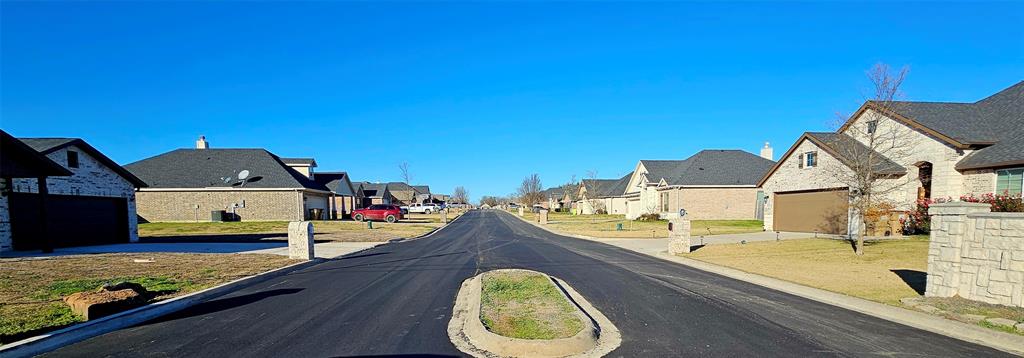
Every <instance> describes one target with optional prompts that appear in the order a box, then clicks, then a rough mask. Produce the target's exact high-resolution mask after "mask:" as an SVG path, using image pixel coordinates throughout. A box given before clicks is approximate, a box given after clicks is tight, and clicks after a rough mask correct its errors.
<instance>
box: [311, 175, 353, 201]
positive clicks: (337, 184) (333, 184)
mask: <svg viewBox="0 0 1024 358" xmlns="http://www.w3.org/2000/svg"><path fill="white" fill-rule="evenodd" d="M313 181H315V182H317V184H320V185H323V186H325V187H327V189H330V190H331V192H332V193H335V194H338V195H345V196H353V195H355V190H354V189H353V188H352V182H351V181H350V180H349V178H348V173H346V172H319V173H316V174H313Z"/></svg>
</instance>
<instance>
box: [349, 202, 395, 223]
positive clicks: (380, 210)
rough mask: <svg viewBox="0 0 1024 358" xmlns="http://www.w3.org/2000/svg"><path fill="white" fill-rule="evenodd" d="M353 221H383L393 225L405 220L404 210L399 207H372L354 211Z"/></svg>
mask: <svg viewBox="0 0 1024 358" xmlns="http://www.w3.org/2000/svg"><path fill="white" fill-rule="evenodd" d="M352 219H354V220H355V221H363V220H381V221H387V222H389V223H393V222H397V221H398V220H402V219H403V217H402V208H399V207H398V205H370V206H369V207H366V208H362V209H356V210H353V211H352Z"/></svg>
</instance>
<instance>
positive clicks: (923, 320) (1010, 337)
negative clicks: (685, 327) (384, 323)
mask: <svg viewBox="0 0 1024 358" xmlns="http://www.w3.org/2000/svg"><path fill="white" fill-rule="evenodd" d="M513 216H516V215H513ZM516 217H518V216H516ZM523 221H525V222H527V223H530V224H533V225H534V226H536V227H538V228H541V229H543V230H545V231H548V232H550V233H553V234H555V235H560V236H569V237H576V238H579V239H584V240H591V241H596V242H604V241H603V240H599V239H595V238H587V237H578V236H579V235H566V234H563V233H560V232H557V231H555V230H552V229H549V228H546V227H544V226H541V225H538V224H535V223H531V222H529V221H527V220H525V219H523ZM604 243H605V244H607V245H612V246H616V247H619V248H622V249H626V250H630V249H629V248H625V247H622V246H618V245H614V244H612V243H608V242H604ZM630 251H633V252H637V253H641V254H644V255H647V256H651V257H655V258H659V259H662V260H666V261H671V262H674V263H678V264H682V265H686V266H689V267H692V268H695V269H698V270H702V271H707V272H711V273H715V274H718V275H722V276H725V277H729V278H732V279H736V280H740V281H744V282H748V283H752V284H755V285H758V286H762V287H767V288H770V289H773V290H776V291H780V292H785V293H788V294H791V295H795V296H800V297H803V298H807V299H811V300H814V301H818V302H821V303H825V304H829V305H833V306H836V307H841V308H845V309H848V310H851V311H855V312H860V313H863V314H866V315H869V316H873V317H878V318H881V319H884V320H887V321H891V322H896V323H899V324H902V325H906V326H910V327H914V328H917V329H921V330H925V331H929V332H932V333H938V334H941V335H944V336H948V337H952V338H956V339H959V340H962V341H967V342H971V343H977V344H980V345H983V346H987V347H991V348H995V349H998V350H1001V351H1004V352H1007V353H1012V354H1016V355H1020V356H1024V338H1022V337H1021V336H1019V335H1015V334H1011V333H1004V332H999V331H995V330H991V329H988V328H985V327H980V326H976V325H972V324H967V323H963V322H959V321H954V320H950V319H946V318H942V317H938V316H933V315H930V314H927V313H923V312H916V311H911V310H908V309H903V308H899V307H895V306H889V305H886V304H883V303H878V302H874V301H869V300H865V299H862V298H857V297H853V296H847V295H844V294H840V293H835V292H831V291H826V290H822V289H818V288H813V287H809V286H804V285H800V284H796V283H792V282H789V281H784V280H780V279H776V278H772V277H767V276H762V275H758V274H753V273H749V272H746V271H741V270H737V269H734V268H729V267H725V266H719V265H715V264H711V263H707V262H704V261H698V260H694V259H691V258H686V257H681V256H674V255H669V254H668V252H659V253H657V254H651V253H648V252H643V251H636V250H630Z"/></svg>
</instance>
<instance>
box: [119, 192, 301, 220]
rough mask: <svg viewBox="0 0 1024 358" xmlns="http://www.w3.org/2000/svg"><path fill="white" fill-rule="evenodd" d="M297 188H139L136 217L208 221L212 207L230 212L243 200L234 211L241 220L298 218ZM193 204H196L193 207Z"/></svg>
mask: <svg viewBox="0 0 1024 358" xmlns="http://www.w3.org/2000/svg"><path fill="white" fill-rule="evenodd" d="M301 195H302V192H300V191H286V190H279V191H257V190H225V191H140V192H138V195H137V196H138V212H139V216H140V217H141V218H143V219H144V220H146V221H150V222H159V221H196V218H197V217H198V221H210V212H211V211H213V210H227V211H230V209H229V208H230V207H231V204H233V203H241V202H242V200H245V207H244V208H238V209H236V210H235V213H236V214H237V215H238V216H239V217H240V218H241V220H247V221H248V220H251V221H278V220H281V221H291V220H302V219H303V213H304V212H305V211H304V210H303V207H302V206H301V205H302V196H301ZM196 205H198V206H199V208H198V209H196Z"/></svg>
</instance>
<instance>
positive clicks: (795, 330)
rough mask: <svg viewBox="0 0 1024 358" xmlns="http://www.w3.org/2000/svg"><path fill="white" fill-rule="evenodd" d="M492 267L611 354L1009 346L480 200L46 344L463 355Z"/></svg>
mask: <svg viewBox="0 0 1024 358" xmlns="http://www.w3.org/2000/svg"><path fill="white" fill-rule="evenodd" d="M498 268H526V269H532V270H537V271H542V272H545V273H547V274H549V275H552V276H556V277H558V278H561V279H563V280H564V281H566V282H568V283H569V284H571V285H572V286H573V287H574V288H575V289H576V290H577V291H579V292H580V293H581V294H583V295H584V296H585V297H586V298H587V300H589V301H590V302H591V303H592V304H593V305H594V306H596V307H597V308H598V309H600V310H601V312H603V313H604V315H606V316H607V317H608V318H609V319H610V320H611V321H612V322H614V324H615V325H616V326H617V327H618V329H619V330H620V331H621V333H622V345H621V346H620V347H619V348H618V349H617V350H615V351H613V352H612V353H611V354H610V355H609V356H615V357H620V356H621V357H641V356H790V357H791V356H822V355H837V356H882V355H884V356H932V357H935V356H949V357H965V356H970V357H983V356H1008V354H1005V353H1002V352H1000V351H996V350H993V349H990V348H986V347H983V346H979V345H975V344H972V343H967V342H963V341H959V340H956V339H953V338H949V337H945V336H941V335H938V334H933V333H929V332H926V331H921V330H918V329H914V328H910V327H906V326H903V325H899V324H896V323H892V322H889V321H885V320H882V319H879V318H874V317H871V316H867V315H864V314H860V313H856V312H852V311H848V310H845V309H841V308H837V307H833V306H829V305H826V304H822V303H819V302H816V301H812V300H808V299H804V298H800V297H796V296H792V295H789V294H784V293H780V292H777V291H773V290H770V289H767V288H763V287H760V286H756V285H752V284H748V283H745V282H741V281H737V280H734V279H730V278H726V277H722V276H718V275H715V274H711V273H707V272H704V271H700V270H696V269H692V268H689V267H687V266H682V265H679V264H675V263H670V262H667V261H662V260H659V259H657V258H653V257H649V256H645V255H641V254H638V253H634V252H630V251H626V250H624V249H620V248H616V247H612V246H609V245H605V244H601V243H597V242H592V241H586V240H579V239H573V238H567V237H560V236H557V235H553V234H551V233H548V232H546V231H544V230H541V229H539V228H536V227H534V226H532V225H530V224H527V223H524V222H522V221H520V219H518V218H515V217H513V216H512V215H511V214H508V213H504V212H499V211H495V210H474V211H471V212H469V213H467V214H465V215H464V216H463V217H461V218H460V219H458V220H456V221H455V222H453V223H452V224H450V225H449V226H448V227H446V228H444V229H442V230H441V231H439V232H437V233H435V234H434V235H432V236H430V237H428V238H423V239H418V240H413V241H409V242H402V243H396V244H388V245H383V246H379V247H376V248H373V249H370V250H367V251H362V252H358V253H356V254H353V255H350V256H347V257H341V258H338V259H333V260H329V261H328V262H325V263H322V264H319V265H315V266H312V267H310V268H308V269H305V270H301V271H297V272H294V273H291V274H288V275H285V276H282V277H278V278H275V279H271V280H268V281H265V282H262V283H260V284H257V285H254V286H250V287H248V288H245V289H242V290H239V291H237V292H234V293H232V294H229V295H227V296H224V297H221V298H218V299H215V300H212V301H209V302H205V303H203V304H200V305H197V306H194V307H192V308H190V309H187V310H184V311H181V312H178V313H176V314H173V315H170V316H167V317H164V318H161V319H158V320H156V321H153V322H148V323H145V324H142V325H139V326H136V327H133V328H129V329H123V330H120V331H116V332H112V333H109V334H106V335H102V336H99V337H95V338H93V339H90V340H87V341H84V342H80V343H78V344H74V345H71V346H67V347H64V348H62V349H60V350H57V351H54V352H51V353H50V354H49V355H52V356H153V355H161V356H218V357H227V356H234V357H254V356H301V357H307V356H308V357H328V356H384V355H435V356H461V355H462V353H461V352H459V351H458V350H456V349H455V347H454V346H453V345H452V344H451V343H450V341H449V339H448V336H447V333H446V328H447V324H448V320H449V319H450V315H451V310H452V305H453V302H454V299H455V295H456V293H457V292H458V290H459V285H460V284H461V283H462V281H463V280H465V279H466V278H469V277H472V276H474V275H476V274H478V273H480V272H484V271H488V270H492V269H498Z"/></svg>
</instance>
